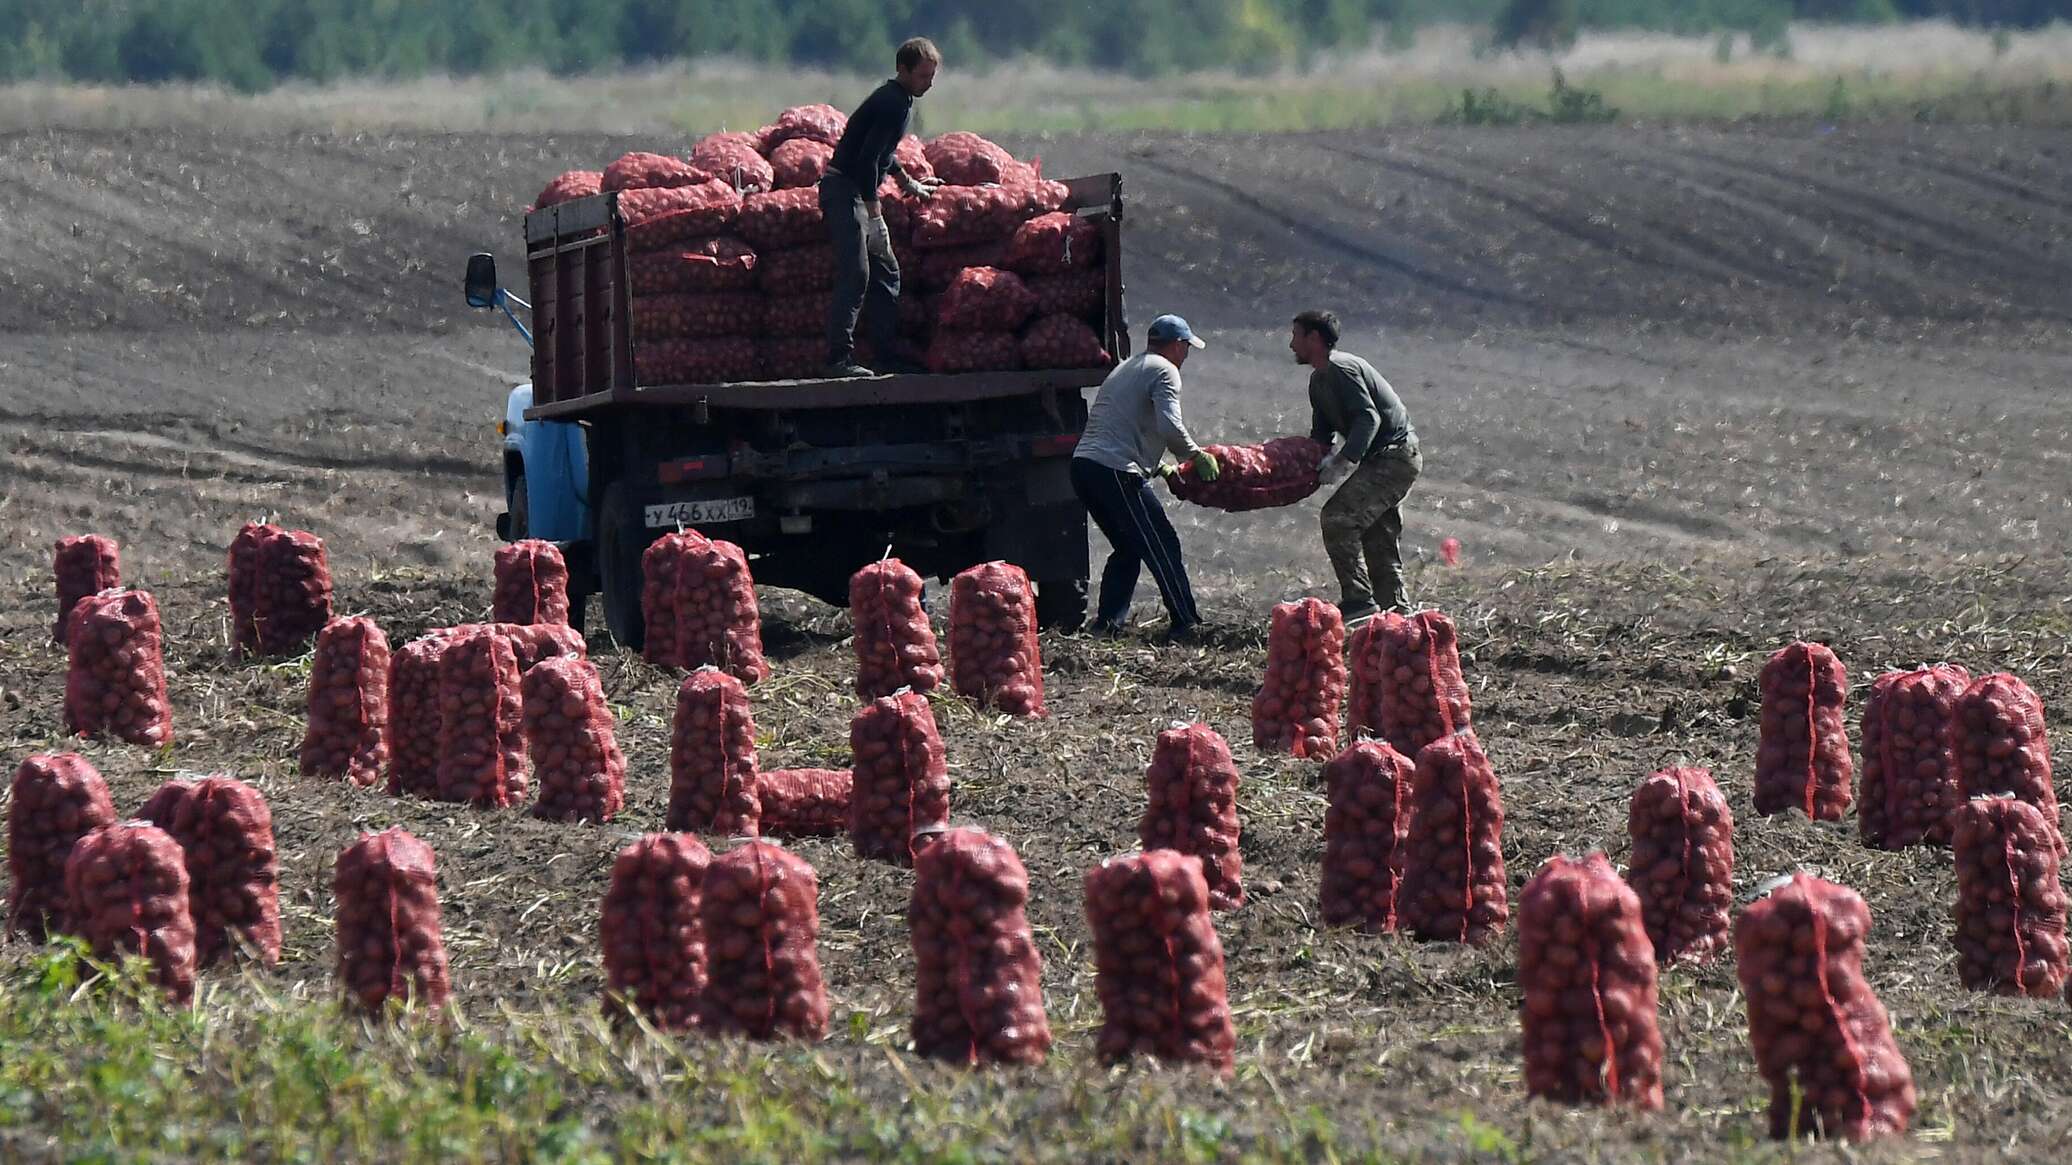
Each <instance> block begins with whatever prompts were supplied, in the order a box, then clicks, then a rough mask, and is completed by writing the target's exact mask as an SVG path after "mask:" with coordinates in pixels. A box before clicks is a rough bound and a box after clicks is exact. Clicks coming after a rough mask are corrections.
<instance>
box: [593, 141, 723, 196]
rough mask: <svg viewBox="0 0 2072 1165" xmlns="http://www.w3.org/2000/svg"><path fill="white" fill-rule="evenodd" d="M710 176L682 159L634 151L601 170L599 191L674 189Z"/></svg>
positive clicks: (620, 156) (711, 177)
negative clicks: (602, 171) (602, 172)
mask: <svg viewBox="0 0 2072 1165" xmlns="http://www.w3.org/2000/svg"><path fill="white" fill-rule="evenodd" d="M712 179H713V176H712V175H711V174H708V173H706V172H705V171H703V170H700V169H699V168H697V167H696V166H693V165H691V164H690V163H689V162H686V161H684V160H683V159H682V158H672V157H670V156H669V155H667V154H650V153H645V152H643V151H640V150H635V151H633V152H632V153H629V154H621V155H619V157H618V158H617V159H616V160H614V161H613V162H612V163H611V165H609V166H606V167H605V168H604V174H603V176H602V178H601V180H600V181H599V182H598V189H599V190H649V189H666V188H669V187H675V186H697V185H700V184H702V183H706V182H710V181H712Z"/></svg>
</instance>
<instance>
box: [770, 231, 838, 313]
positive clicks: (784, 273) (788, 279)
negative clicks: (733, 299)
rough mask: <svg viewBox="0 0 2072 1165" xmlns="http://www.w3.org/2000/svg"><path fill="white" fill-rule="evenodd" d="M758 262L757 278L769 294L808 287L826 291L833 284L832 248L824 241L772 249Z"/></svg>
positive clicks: (797, 291)
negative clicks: (813, 244)
mask: <svg viewBox="0 0 2072 1165" xmlns="http://www.w3.org/2000/svg"><path fill="white" fill-rule="evenodd" d="M760 263H761V266H759V267H758V268H757V270H756V281H757V282H758V283H759V284H760V285H761V287H762V289H763V291H765V292H766V293H768V294H770V295H804V294H806V293H807V292H811V291H828V290H831V289H832V288H833V287H834V285H835V252H834V248H832V247H830V246H828V245H827V244H826V243H825V242H822V243H821V244H820V245H819V246H813V247H794V248H792V249H790V250H787V251H771V252H769V253H768V254H765V255H763V256H761V258H760ZM822 302H823V303H825V302H826V301H825V300H823V301H822ZM825 314H826V313H824V312H823V313H822V316H823V318H822V319H821V321H820V322H821V325H822V326H823V327H825V326H826V324H827V320H826V319H825Z"/></svg>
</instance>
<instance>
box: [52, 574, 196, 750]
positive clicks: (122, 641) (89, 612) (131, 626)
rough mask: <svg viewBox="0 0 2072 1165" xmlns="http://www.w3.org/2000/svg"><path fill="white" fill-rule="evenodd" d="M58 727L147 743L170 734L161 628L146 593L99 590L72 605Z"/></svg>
mask: <svg viewBox="0 0 2072 1165" xmlns="http://www.w3.org/2000/svg"><path fill="white" fill-rule="evenodd" d="M70 640H71V642H70V644H69V647H68V658H67V662H66V665H65V731H66V732H68V733H71V734H73V735H75V736H113V737H114V738H116V739H117V740H123V741H127V742H129V743H130V744H141V745H145V746H147V747H151V748H157V747H158V746H159V745H162V744H166V743H169V742H170V741H171V740H172V739H173V705H172V701H171V700H169V699H167V698H166V691H165V647H164V634H163V631H162V629H161V627H160V624H159V621H158V603H157V601H156V600H154V599H153V598H152V597H151V592H149V591H104V592H102V593H101V594H98V595H90V596H88V597H87V598H84V599H81V600H80V601H79V605H78V606H76V607H74V608H72V630H71V635H70Z"/></svg>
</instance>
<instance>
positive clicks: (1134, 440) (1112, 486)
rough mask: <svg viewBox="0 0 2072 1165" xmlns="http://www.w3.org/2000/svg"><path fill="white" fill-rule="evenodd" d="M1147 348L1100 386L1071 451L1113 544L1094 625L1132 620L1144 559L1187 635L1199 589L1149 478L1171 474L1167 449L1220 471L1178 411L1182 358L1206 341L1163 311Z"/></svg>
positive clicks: (1076, 477) (1176, 628) (1080, 484)
mask: <svg viewBox="0 0 2072 1165" xmlns="http://www.w3.org/2000/svg"><path fill="white" fill-rule="evenodd" d="M1145 341H1146V342H1145V345H1144V348H1145V350H1144V351H1143V352H1142V353H1141V354H1139V355H1136V356H1132V357H1131V358H1129V359H1128V360H1125V361H1123V362H1122V363H1121V364H1118V365H1116V366H1115V370H1114V371H1112V372H1110V373H1109V374H1108V378H1107V379H1106V380H1103V381H1102V382H1101V387H1100V389H1099V391H1097V392H1095V393H1094V403H1093V405H1092V406H1091V407H1090V408H1088V409H1087V413H1086V429H1085V431H1084V432H1082V433H1081V434H1080V437H1079V447H1078V449H1077V450H1076V451H1075V452H1074V453H1073V455H1072V492H1074V493H1076V494H1078V495H1079V500H1080V502H1081V503H1083V504H1084V505H1085V506H1086V512H1087V514H1088V515H1089V516H1091V517H1092V518H1093V520H1094V524H1095V525H1097V526H1099V527H1100V528H1101V533H1102V535H1103V536H1105V537H1106V538H1107V539H1108V543H1109V545H1111V546H1113V547H1114V548H1115V549H1114V552H1113V553H1111V554H1109V555H1108V565H1107V566H1106V567H1105V568H1103V569H1102V571H1101V595H1100V605H1099V607H1098V608H1097V609H1096V612H1095V617H1094V622H1093V626H1092V628H1091V630H1093V631H1096V632H1100V633H1109V632H1114V631H1117V630H1119V629H1120V628H1121V627H1122V625H1123V623H1124V622H1125V621H1126V620H1127V619H1128V618H1129V613H1130V598H1131V597H1132V596H1133V595H1134V594H1135V593H1136V590H1137V573H1138V569H1139V568H1140V567H1141V566H1144V565H1149V566H1150V567H1151V577H1152V578H1154V579H1156V580H1158V593H1159V594H1160V595H1161V596H1162V597H1163V598H1164V599H1165V606H1166V614H1167V615H1168V616H1169V617H1170V618H1171V629H1170V634H1171V635H1172V636H1173V637H1174V638H1176V639H1183V640H1184V639H1186V638H1188V637H1190V636H1191V635H1192V634H1193V633H1194V631H1195V629H1196V628H1197V627H1199V626H1200V624H1201V612H1200V611H1199V610H1197V609H1196V608H1195V605H1194V588H1193V586H1192V584H1190V583H1189V582H1188V581H1187V567H1186V565H1185V564H1184V563H1182V562H1181V561H1180V536H1179V535H1178V534H1175V533H1174V532H1173V524H1172V523H1171V522H1169V521H1167V520H1166V516H1165V508H1164V507H1163V506H1161V505H1159V504H1158V498H1157V497H1155V496H1154V495H1153V494H1152V492H1151V478H1152V477H1154V476H1157V477H1166V478H1170V477H1171V476H1172V474H1173V473H1174V472H1175V471H1177V470H1178V468H1179V467H1178V466H1177V465H1161V464H1160V462H1161V461H1162V459H1163V455H1164V454H1165V453H1168V452H1170V453H1171V454H1172V455H1173V456H1175V457H1178V458H1181V459H1183V460H1187V461H1190V462H1192V463H1193V465H1194V472H1195V473H1196V475H1198V476H1199V477H1200V478H1201V479H1202V480H1203V481H1214V480H1216V478H1217V476H1218V475H1219V474H1220V473H1221V468H1220V467H1219V466H1218V465H1217V464H1216V458H1215V457H1214V456H1212V455H1211V454H1210V453H1209V452H1208V450H1206V449H1203V448H1202V447H1201V446H1200V445H1197V444H1195V441H1194V438H1193V437H1191V436H1189V435H1188V433H1187V425H1186V422H1184V421H1183V420H1181V418H1180V366H1181V365H1183V364H1185V363H1187V354H1188V353H1189V352H1191V351H1193V350H1194V349H1196V348H1201V347H1204V346H1205V345H1204V344H1203V343H1202V341H1201V339H1200V338H1199V337H1198V336H1196V335H1195V334H1194V330H1193V329H1191V328H1189V327H1188V326H1187V321H1186V320H1183V319H1181V318H1180V317H1179V316H1173V315H1165V316H1160V317H1158V318H1157V319H1155V320H1152V321H1151V329H1150V331H1149V332H1148V333H1147V334H1146V336H1145Z"/></svg>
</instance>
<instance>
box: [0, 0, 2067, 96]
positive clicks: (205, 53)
mask: <svg viewBox="0 0 2072 1165" xmlns="http://www.w3.org/2000/svg"><path fill="white" fill-rule="evenodd" d="M1442 17H1443V18H1445V19H1449V20H1456V21H1458V20H1470V21H1480V22H1484V23H1486V24H1487V25H1488V26H1489V27H1490V29H1491V30H1492V38H1493V43H1494V44H1496V45H1497V46H1499V47H1503V46H1508V45H1520V46H1534V45H1556V44H1561V43H1565V42H1566V41H1568V40H1570V39H1572V38H1573V37H1574V36H1575V35H1576V33H1577V32H1579V31H1583V30H1588V29H1597V28H1633V29H1659V30H1664V31H1672V32H1680V33H1698V32H1712V31H1724V30H1745V31H1749V32H1751V33H1756V34H1758V35H1761V34H1763V33H1764V32H1765V30H1770V31H1772V32H1774V30H1777V29H1781V28H1782V27H1783V26H1784V25H1786V24H1788V23H1789V22H1791V21H1793V20H1807V21H1825V22H1866V23H1867V22H1876V21H1891V20H1906V19H1922V18H1937V17H1939V18H1944V19H1949V20H1954V21H1956V22H1958V23H1960V24H1966V25H1975V26H1976V25H1987V26H1994V27H2010V28H2028V27H2036V26H2039V25H2044V24H2049V23H2051V22H2053V21H2057V20H2072V0H1064V2H1062V3H1061V2H1059V0H0V28H5V29H7V30H8V36H7V38H6V41H5V43H0V81H7V80H31V79H44V80H74V81H96V82H123V81H138V82H158V81H208V82H215V83H218V84H222V85H227V86H231V87H234V88H237V89H243V90H260V89H265V88H268V87H270V86H273V85H276V84H279V83H281V82H284V81H290V80H308V81H324V80H329V79H332V78H337V77H345V76H375V77H409V76H415V75H420V74H425V73H452V74H474V73H494V72H498V71H502V70H506V69H512V68H519V67H525V66H537V67H541V68H545V69H549V70H552V71H554V72H557V73H584V72H595V71H598V70H603V69H609V68H613V67H617V66H622V65H640V64H647V63H653V62H658V61H665V60H672V59H680V58H695V57H731V58H735V59H740V60H748V61H764V62H771V63H780V62H783V63H794V64H800V65H816V66H826V67H831V68H838V69H855V70H862V71H865V72H882V71H886V70H887V69H888V68H889V60H890V57H891V55H892V48H893V46H894V45H896V44H897V43H898V42H899V41H901V40H902V39H904V38H906V37H907V36H910V35H915V34H922V35H927V36H931V37H933V38H934V39H935V40H936V42H937V43H938V44H940V45H941V46H942V47H943V50H944V52H945V53H946V54H947V55H948V56H949V57H950V59H951V60H952V61H954V62H955V63H956V64H957V65H958V66H960V67H969V66H972V65H976V64H981V63H984V62H987V61H999V60H1011V59H1016V58H1040V59H1043V60H1048V61H1052V62H1056V63H1058V64H1062V65H1074V66H1090V67H1094V68H1101V69H1114V70H1125V71H1129V72H1133V73H1138V74H1145V75H1156V74H1161V73H1170V72H1176V71H1182V70H1190V69H1203V68H1235V69H1242V70H1264V69H1272V68H1278V67H1281V66H1285V65H1290V64H1299V63H1301V62H1302V61H1304V60H1305V59H1308V58H1309V57H1310V56H1311V55H1312V54H1314V53H1316V52H1318V51H1320V50H1327V49H1342V48H1348V47H1355V48H1356V47H1362V46H1365V45H1368V44H1371V43H1375V42H1376V41H1377V40H1378V39H1380V38H1383V37H1385V36H1387V35H1388V34H1389V33H1391V32H1393V33H1394V34H1395V36H1396V38H1397V40H1396V43H1401V38H1402V36H1403V34H1404V33H1405V32H1407V31H1409V30H1411V29H1414V28H1415V27H1417V26H1418V25H1420V24H1423V23H1426V22H1429V21H1431V20H1434V19H1439V18H1442Z"/></svg>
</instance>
